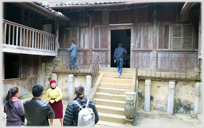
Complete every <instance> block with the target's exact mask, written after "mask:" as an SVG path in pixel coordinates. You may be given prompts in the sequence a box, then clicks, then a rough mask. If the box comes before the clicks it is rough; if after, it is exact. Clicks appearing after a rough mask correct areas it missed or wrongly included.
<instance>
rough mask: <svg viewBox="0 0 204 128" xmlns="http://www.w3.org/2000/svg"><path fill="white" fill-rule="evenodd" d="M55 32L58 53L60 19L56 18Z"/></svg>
mask: <svg viewBox="0 0 204 128" xmlns="http://www.w3.org/2000/svg"><path fill="white" fill-rule="evenodd" d="M55 32H56V38H55V51H56V52H57V55H58V38H59V20H57V19H56V20H55Z"/></svg>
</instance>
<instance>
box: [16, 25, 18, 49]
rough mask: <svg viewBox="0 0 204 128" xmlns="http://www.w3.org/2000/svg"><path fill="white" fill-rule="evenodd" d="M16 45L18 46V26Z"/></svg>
mask: <svg viewBox="0 0 204 128" xmlns="http://www.w3.org/2000/svg"><path fill="white" fill-rule="evenodd" d="M16 46H18V26H16Z"/></svg>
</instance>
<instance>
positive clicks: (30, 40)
mask: <svg viewBox="0 0 204 128" xmlns="http://www.w3.org/2000/svg"><path fill="white" fill-rule="evenodd" d="M31 37H32V36H31V30H30V34H29V46H28V47H31V44H32V43H31Z"/></svg>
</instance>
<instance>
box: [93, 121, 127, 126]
mask: <svg viewBox="0 0 204 128" xmlns="http://www.w3.org/2000/svg"><path fill="white" fill-rule="evenodd" d="M95 126H98V127H101V126H110V127H125V126H126V124H121V123H113V122H108V121H102V120H99V121H98V123H97V124H96V125H95Z"/></svg>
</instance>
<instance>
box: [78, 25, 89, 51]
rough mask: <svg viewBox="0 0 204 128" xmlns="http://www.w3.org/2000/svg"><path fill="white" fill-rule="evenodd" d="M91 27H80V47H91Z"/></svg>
mask: <svg viewBox="0 0 204 128" xmlns="http://www.w3.org/2000/svg"><path fill="white" fill-rule="evenodd" d="M88 30H89V29H88V28H81V29H80V40H79V48H83V49H89V31H88Z"/></svg>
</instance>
